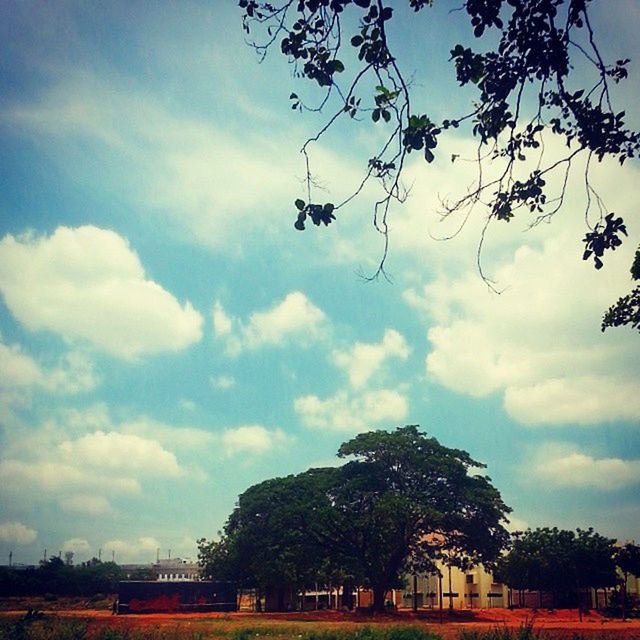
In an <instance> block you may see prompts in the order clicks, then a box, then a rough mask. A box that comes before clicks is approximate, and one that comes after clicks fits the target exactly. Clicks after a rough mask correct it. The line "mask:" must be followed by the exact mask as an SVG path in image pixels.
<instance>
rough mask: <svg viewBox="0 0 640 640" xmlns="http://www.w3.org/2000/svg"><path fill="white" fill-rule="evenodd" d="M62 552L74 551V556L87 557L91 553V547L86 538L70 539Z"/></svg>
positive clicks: (64, 544)
mask: <svg viewBox="0 0 640 640" xmlns="http://www.w3.org/2000/svg"><path fill="white" fill-rule="evenodd" d="M62 550H63V551H73V553H74V554H76V555H79V556H87V554H88V553H89V552H90V551H91V545H90V544H89V541H88V540H85V539H84V538H70V539H69V540H65V541H64V542H63V543H62Z"/></svg>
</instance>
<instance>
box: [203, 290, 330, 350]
mask: <svg viewBox="0 0 640 640" xmlns="http://www.w3.org/2000/svg"><path fill="white" fill-rule="evenodd" d="M326 323H327V317H326V315H325V313H324V312H323V311H322V309H320V308H318V307H317V306H316V305H314V304H313V303H312V302H311V301H310V300H309V299H308V298H307V296H305V294H304V293H302V292H300V291H292V292H291V293H289V294H287V295H286V296H285V298H284V299H283V300H282V301H281V302H278V303H276V304H275V305H274V306H273V307H271V308H270V309H267V310H266V311H256V312H254V313H252V314H251V315H250V316H249V319H248V320H247V321H246V322H242V321H240V320H237V319H233V318H230V317H229V316H228V315H227V314H226V312H225V311H224V309H223V308H222V305H221V304H220V302H216V303H215V305H214V310H213V325H214V334H215V336H216V337H217V338H222V339H224V340H225V341H226V350H227V353H228V354H229V355H231V356H237V355H239V354H240V353H241V352H243V351H254V350H256V349H259V348H261V347H281V346H285V345H287V344H289V343H292V342H293V343H296V344H303V345H304V344H308V343H309V342H311V341H314V340H317V339H319V338H321V337H322V336H323V335H324V334H325V332H326V328H327V327H326Z"/></svg>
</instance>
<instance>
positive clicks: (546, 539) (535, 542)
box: [496, 527, 617, 606]
mask: <svg viewBox="0 0 640 640" xmlns="http://www.w3.org/2000/svg"><path fill="white" fill-rule="evenodd" d="M614 545H615V540H612V539H610V538H606V537H604V536H601V535H600V534H598V533H596V532H595V531H593V529H586V530H582V529H578V530H577V531H576V532H573V531H567V530H563V529H558V528H556V527H554V528H548V527H543V528H538V529H528V530H527V531H525V532H524V533H518V534H515V536H514V539H513V542H512V545H511V547H510V549H509V552H508V553H507V554H506V555H505V556H503V557H502V558H501V559H500V561H499V563H498V565H497V573H496V575H497V576H498V577H499V578H500V579H501V580H502V581H503V582H505V583H506V584H508V585H509V586H510V587H512V588H514V589H530V590H533V591H548V592H551V593H552V594H553V597H554V601H555V603H556V604H555V606H567V605H569V606H574V605H575V604H576V603H579V602H580V600H579V592H580V590H581V589H585V588H588V587H591V588H595V589H599V588H605V587H612V586H614V585H615V584H616V583H617V577H616V563H615V560H614V558H615V546H614Z"/></svg>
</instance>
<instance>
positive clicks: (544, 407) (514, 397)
mask: <svg viewBox="0 0 640 640" xmlns="http://www.w3.org/2000/svg"><path fill="white" fill-rule="evenodd" d="M504 406H505V409H506V410H507V412H508V413H509V414H510V415H511V416H513V417H514V418H515V419H516V420H518V421H520V422H522V423H525V424H562V423H566V422H572V421H576V419H577V417H580V422H582V423H585V424H586V423H592V424H599V423H602V422H607V421H609V420H611V419H612V417H615V418H616V419H618V420H629V421H633V420H637V418H638V416H640V386H639V384H638V381H636V380H633V379H632V380H624V379H622V378H621V377H618V378H615V377H607V376H601V377H597V376H576V377H567V378H550V379H547V380H543V381H542V382H540V383H537V384H532V385H530V386H525V387H517V386H513V387H507V388H506V389H505V392H504Z"/></svg>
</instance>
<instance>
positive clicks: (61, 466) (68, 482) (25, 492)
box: [0, 454, 140, 500]
mask: <svg viewBox="0 0 640 640" xmlns="http://www.w3.org/2000/svg"><path fill="white" fill-rule="evenodd" d="M46 455H47V454H43V455H42V456H41V457H38V458H36V459H32V460H18V459H13V458H8V459H6V460H2V461H0V480H2V485H3V489H4V490H6V491H12V492H14V493H17V494H18V495H21V496H22V497H23V498H24V499H25V500H26V499H28V498H31V499H33V498H35V497H36V496H39V495H40V494H41V493H42V492H46V493H50V494H58V493H59V492H61V491H69V490H75V491H79V490H82V489H85V490H86V489H94V490H96V491H101V492H109V493H128V494H131V493H139V492H140V482H139V481H138V479H137V478H135V477H130V476H129V477H113V476H112V475H109V474H105V473H95V472H94V471H93V470H92V469H90V468H87V467H86V466H83V464H82V461H76V460H70V461H69V462H59V461H57V460H52V459H49V458H47V457H46Z"/></svg>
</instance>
